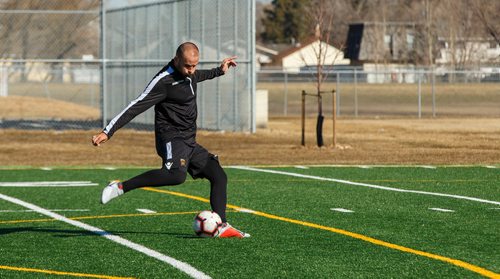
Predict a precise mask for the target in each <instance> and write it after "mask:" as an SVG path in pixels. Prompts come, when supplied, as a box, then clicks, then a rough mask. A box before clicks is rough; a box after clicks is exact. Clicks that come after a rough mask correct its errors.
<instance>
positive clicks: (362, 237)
mask: <svg viewBox="0 0 500 279" xmlns="http://www.w3.org/2000/svg"><path fill="white" fill-rule="evenodd" d="M142 189H144V190H147V191H152V192H158V193H164V194H169V195H174V196H179V197H183V198H188V199H193V200H197V201H201V202H208V203H209V202H210V200H208V199H206V198H202V197H198V196H192V195H188V194H184V193H180V192H174V191H167V190H160V189H156V188H149V187H148V188H142ZM227 207H228V208H232V209H234V210H237V211H246V212H249V213H252V214H255V215H258V216H262V217H266V218H269V219H274V220H279V221H283V222H288V223H292V224H297V225H302V226H306V227H311V228H315V229H320V230H325V231H330V232H334V233H337V234H341V235H345V236H349V237H352V238H355V239H359V240H363V241H366V242H369V243H372V244H375V245H379V246H383V247H387V248H390V249H394V250H399V251H402V252H405V253H410V254H415V255H419V256H422V257H427V258H430V259H434V260H439V261H443V262H446V263H450V264H452V265H455V266H459V267H461V268H465V269H467V270H470V271H473V272H476V273H478V274H481V275H483V276H486V277H490V278H500V274H498V273H495V272H493V271H490V270H487V269H485V268H482V267H479V266H476V265H473V264H470V263H467V262H464V261H461V260H456V259H452V258H448V257H444V256H440V255H436V254H432V253H428V252H424V251H420V250H416V249H412V248H408V247H404V246H401V245H397V244H392V243H389V242H386V241H383V240H379V239H375V238H372V237H369V236H365V235H362V234H358V233H354V232H350V231H346V230H342V229H337V228H332V227H326V226H322V225H318V224H314V223H309V222H305V221H300V220H295V219H290V218H286V217H280V216H277V215H272V214H268V213H264V212H260V211H254V210H248V209H246V208H242V207H239V206H236V205H230V204H228V205H227Z"/></svg>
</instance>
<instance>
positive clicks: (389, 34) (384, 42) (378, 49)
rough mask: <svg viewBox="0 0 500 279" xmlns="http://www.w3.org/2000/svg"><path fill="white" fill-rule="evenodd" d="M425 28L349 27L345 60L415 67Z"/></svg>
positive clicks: (371, 24) (385, 24) (408, 24)
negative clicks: (411, 65)
mask: <svg viewBox="0 0 500 279" xmlns="http://www.w3.org/2000/svg"><path fill="white" fill-rule="evenodd" d="M421 29H422V26H421V25H419V24H416V23H413V22H363V23H353V24H349V30H348V33H347V47H346V58H349V59H351V61H352V64H354V65H362V64H365V63H396V64H409V63H410V64H413V63H415V62H416V61H417V60H418V59H419V58H421V57H419V56H418V55H419V50H421V48H420V46H419V43H420V42H422V38H421V36H422V35H421V34H423V32H421Z"/></svg>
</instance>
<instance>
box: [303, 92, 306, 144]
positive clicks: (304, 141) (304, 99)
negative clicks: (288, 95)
mask: <svg viewBox="0 0 500 279" xmlns="http://www.w3.org/2000/svg"><path fill="white" fill-rule="evenodd" d="M305 133H306V91H305V90H302V145H303V146H305V145H306V138H305Z"/></svg>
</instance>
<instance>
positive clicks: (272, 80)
mask: <svg viewBox="0 0 500 279" xmlns="http://www.w3.org/2000/svg"><path fill="white" fill-rule="evenodd" d="M323 74H324V75H326V76H327V78H326V79H325V80H324V82H323V83H322V85H321V91H325V93H323V94H322V95H323V112H324V113H325V114H330V115H331V113H332V111H333V105H334V103H333V99H332V96H334V95H333V94H331V93H332V91H335V101H336V102H335V106H336V114H337V116H342V117H500V68H498V69H493V70H492V71H446V70H444V71H439V72H435V71H431V70H423V69H422V70H405V71H363V70H362V69H361V68H353V69H344V70H339V71H331V72H324V73H323ZM257 76H258V83H257V89H261V90H267V91H268V95H269V114H270V115H272V116H293V115H300V113H301V96H302V95H301V94H302V91H303V90H304V91H306V92H307V93H311V94H316V92H317V87H316V73H315V72H314V71H310V72H307V71H303V72H300V73H287V72H284V71H282V70H261V71H259V72H258V74H257ZM317 112H318V102H317V98H315V97H310V96H309V97H307V99H306V113H307V114H317Z"/></svg>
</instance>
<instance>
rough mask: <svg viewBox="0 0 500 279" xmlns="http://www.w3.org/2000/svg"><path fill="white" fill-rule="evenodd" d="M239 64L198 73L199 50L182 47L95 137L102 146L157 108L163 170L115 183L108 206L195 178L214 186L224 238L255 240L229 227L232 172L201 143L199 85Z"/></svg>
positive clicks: (106, 194)
mask: <svg viewBox="0 0 500 279" xmlns="http://www.w3.org/2000/svg"><path fill="white" fill-rule="evenodd" d="M235 59H236V57H229V58H226V59H224V60H222V63H221V65H220V67H217V68H213V69H210V70H197V69H196V67H197V66H198V63H199V50H198V47H197V46H196V45H195V44H194V43H191V42H186V43H183V44H181V45H180V46H179V47H178V48H177V51H176V54H175V57H174V59H172V60H171V61H170V62H169V63H168V64H167V65H166V66H165V67H163V68H162V69H161V70H160V71H159V72H158V73H157V74H156V75H155V76H154V78H153V79H152V80H151V81H150V82H149V84H148V85H147V87H146V89H145V90H144V92H142V94H141V95H139V97H137V98H136V99H135V100H133V101H132V102H130V104H129V105H128V106H127V107H126V108H125V109H124V110H123V111H122V112H120V113H119V114H118V115H117V116H115V118H113V119H112V120H111V121H110V122H109V124H108V125H107V126H106V127H105V128H104V130H103V131H102V132H100V133H99V134H97V135H94V136H93V137H92V144H94V146H100V145H101V144H102V143H105V142H106V141H108V140H109V139H110V138H111V137H112V136H113V134H114V133H115V132H116V131H117V130H118V129H120V128H121V127H123V126H124V125H125V124H127V123H128V122H130V121H131V120H132V119H133V118H134V117H136V116H137V115H139V114H140V113H142V112H144V111H145V110H147V109H148V108H150V107H152V106H154V109H155V138H156V152H157V153H158V155H159V156H160V157H161V158H162V166H161V168H160V169H154V170H150V171H147V172H145V173H143V174H140V175H138V176H136V177H133V178H131V179H129V180H126V181H123V182H120V181H112V182H111V183H109V185H108V186H106V187H105V188H104V190H103V192H102V196H101V203H102V204H106V203H108V202H109V201H110V200H112V199H114V198H116V197H119V196H121V195H123V194H124V193H127V192H129V191H131V190H133V189H136V188H140V187H146V186H149V187H159V186H167V185H179V184H182V183H183V182H184V181H185V180H186V176H187V173H189V174H190V175H191V177H193V178H194V179H197V178H206V179H208V180H209V181H210V205H211V207H212V210H213V211H215V212H217V213H218V214H219V215H220V217H221V219H222V222H223V225H222V227H221V229H220V234H219V237H222V238H226V237H238V238H244V237H249V236H250V235H249V234H247V233H244V232H241V231H239V230H237V229H235V228H234V227H232V226H231V225H229V224H228V223H227V220H226V201H227V194H226V188H227V176H226V173H225V172H224V170H223V169H222V167H221V166H220V164H219V162H218V160H217V156H215V155H213V154H211V153H209V152H208V151H207V150H206V149H205V148H204V147H203V146H201V145H199V144H198V143H197V142H196V118H197V115H198V110H197V107H196V96H197V93H196V87H197V86H196V85H197V83H198V82H202V81H204V80H208V79H213V78H215V77H218V76H221V75H224V74H225V73H226V72H227V71H228V69H229V68H230V67H236V61H235Z"/></svg>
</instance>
